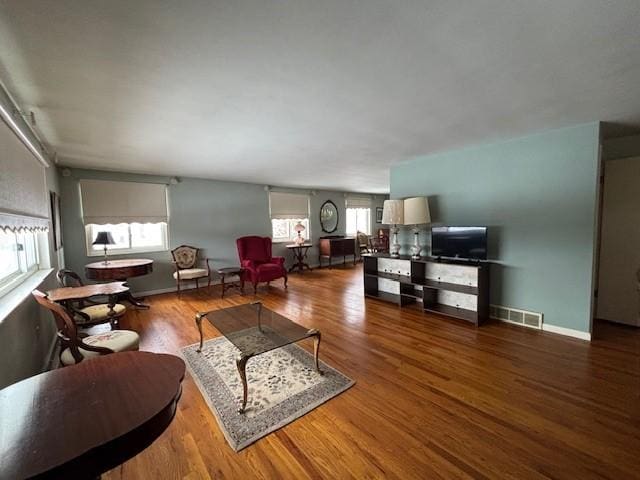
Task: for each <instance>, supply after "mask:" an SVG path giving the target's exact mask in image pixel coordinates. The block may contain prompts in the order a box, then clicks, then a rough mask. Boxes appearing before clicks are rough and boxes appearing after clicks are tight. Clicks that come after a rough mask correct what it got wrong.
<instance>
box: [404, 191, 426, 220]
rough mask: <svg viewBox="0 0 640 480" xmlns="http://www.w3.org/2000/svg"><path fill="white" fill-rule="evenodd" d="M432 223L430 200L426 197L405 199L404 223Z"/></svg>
mask: <svg viewBox="0 0 640 480" xmlns="http://www.w3.org/2000/svg"><path fill="white" fill-rule="evenodd" d="M426 223H431V214H430V213H429V202H428V201H427V198H426V197H412V198H405V199H404V224H405V225H424V224H426Z"/></svg>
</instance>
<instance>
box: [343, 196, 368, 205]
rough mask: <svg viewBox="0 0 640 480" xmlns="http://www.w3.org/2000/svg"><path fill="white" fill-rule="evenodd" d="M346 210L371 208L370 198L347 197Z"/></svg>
mask: <svg viewBox="0 0 640 480" xmlns="http://www.w3.org/2000/svg"><path fill="white" fill-rule="evenodd" d="M345 207H346V208H371V197H366V196H364V195H360V196H358V195H347V199H346V200H345Z"/></svg>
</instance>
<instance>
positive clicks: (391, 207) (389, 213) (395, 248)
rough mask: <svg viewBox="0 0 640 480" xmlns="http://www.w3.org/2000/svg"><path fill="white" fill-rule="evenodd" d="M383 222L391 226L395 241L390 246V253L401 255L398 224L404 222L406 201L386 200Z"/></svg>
mask: <svg viewBox="0 0 640 480" xmlns="http://www.w3.org/2000/svg"><path fill="white" fill-rule="evenodd" d="M382 223H383V224H384V225H390V226H391V233H392V234H393V243H392V244H391V246H390V247H389V255H390V256H392V257H394V258H397V257H399V256H400V244H399V243H398V225H402V224H404V202H403V201H402V200H385V201H384V204H383V205H382Z"/></svg>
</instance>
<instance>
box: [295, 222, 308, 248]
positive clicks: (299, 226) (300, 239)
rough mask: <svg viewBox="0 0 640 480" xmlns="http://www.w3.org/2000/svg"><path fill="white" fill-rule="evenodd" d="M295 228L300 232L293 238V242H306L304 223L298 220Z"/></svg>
mask: <svg viewBox="0 0 640 480" xmlns="http://www.w3.org/2000/svg"><path fill="white" fill-rule="evenodd" d="M293 229H294V230H295V231H296V232H298V236H297V237H296V238H294V239H293V243H295V244H296V245H302V244H303V243H304V237H303V236H302V232H304V231H305V228H304V225H303V224H302V223H301V222H298V223H297V224H296V226H295V227H293Z"/></svg>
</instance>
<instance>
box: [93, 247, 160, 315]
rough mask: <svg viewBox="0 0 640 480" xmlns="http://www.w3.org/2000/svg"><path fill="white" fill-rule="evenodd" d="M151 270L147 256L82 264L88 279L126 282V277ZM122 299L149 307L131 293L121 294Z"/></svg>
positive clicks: (139, 305)
mask: <svg viewBox="0 0 640 480" xmlns="http://www.w3.org/2000/svg"><path fill="white" fill-rule="evenodd" d="M151 272H153V260H149V259H147V258H131V259H125V260H109V261H108V262H106V263H105V262H93V263H89V264H87V265H85V266H84V274H85V276H86V277H87V278H88V279H89V280H97V281H102V282H105V281H114V280H119V281H122V282H126V281H127V279H128V278H131V277H139V276H141V275H147V274H149V273H151ZM123 299H124V300H126V301H128V302H129V303H131V304H132V305H135V306H136V307H138V308H149V305H145V304H144V303H141V302H140V300H138V299H137V298H135V297H134V296H133V295H131V292H127V293H125V294H123Z"/></svg>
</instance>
